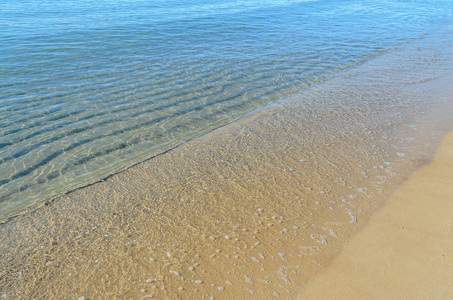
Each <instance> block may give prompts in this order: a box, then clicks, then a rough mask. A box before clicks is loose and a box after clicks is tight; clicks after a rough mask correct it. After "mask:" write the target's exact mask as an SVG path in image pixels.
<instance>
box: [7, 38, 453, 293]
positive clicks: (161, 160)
mask: <svg viewBox="0 0 453 300" xmlns="http://www.w3.org/2000/svg"><path fill="white" fill-rule="evenodd" d="M446 36H450V35H449V34H446ZM435 41H436V42H437V44H436V43H433V44H432V45H431V44H429V43H428V42H427V41H426V40H424V41H416V42H414V43H411V44H410V45H405V46H404V47H402V48H401V49H398V50H396V51H394V52H392V53H388V54H384V55H383V56H382V57H379V58H376V59H374V60H372V61H370V62H367V63H365V64H364V65H362V66H360V67H357V68H354V69H352V70H349V71H347V72H345V73H344V74H342V75H341V76H339V77H337V78H334V79H332V80H329V81H327V82H324V83H321V84H319V85H316V86H314V87H313V88H311V89H307V90H305V91H303V92H302V93H300V94H298V95H296V96H294V97H291V98H289V99H284V100H281V101H279V102H278V103H275V104H274V105H272V106H269V107H266V108H264V109H262V110H260V111H258V112H256V113H254V114H251V115H248V116H247V117H246V118H243V119H241V120H239V121H238V122H235V123H232V124H230V125H229V126H226V127H223V128H220V129H218V130H215V131H212V132H210V133H209V134H207V135H203V136H201V137H199V138H197V139H195V140H192V141H190V142H189V143H185V144H183V145H181V146H179V147H177V148H175V149H174V150H172V151H170V152H167V153H166V154H165V155H161V156H159V157H156V158H153V159H151V160H148V161H146V162H144V163H141V164H139V165H136V166H135V167H133V168H130V169H128V170H126V171H124V172H122V173H119V174H117V175H114V176H112V177H110V178H108V179H107V180H105V181H101V182H98V183H96V184H94V185H91V186H88V187H86V188H82V189H79V190H75V191H73V192H71V193H69V194H66V195H63V196H62V197H60V198H58V199H57V201H54V202H52V203H49V205H47V206H43V207H42V208H41V209H39V210H36V211H33V212H31V213H29V214H27V215H22V216H20V217H18V218H15V219H13V220H11V221H10V222H8V223H6V224H1V225H0V229H1V231H0V232H1V235H0V250H1V251H0V261H2V266H1V268H0V289H2V291H3V290H4V291H5V294H6V295H7V296H8V297H13V298H14V297H16V298H17V297H20V295H27V296H29V297H37V298H52V297H62V296H68V297H74V298H78V297H81V296H84V297H93V298H96V297H98V298H99V297H107V296H110V297H113V298H114V297H116V298H119V297H125V298H129V297H132V298H139V297H145V296H150V295H152V296H153V297H157V298H163V299H175V298H189V299H190V298H200V297H205V298H207V299H209V298H210V297H216V299H228V298H230V299H231V298H232V297H233V298H234V297H236V298H237V297H242V298H250V297H256V298H267V297H275V296H277V294H278V295H279V296H281V297H283V298H288V297H291V296H292V295H296V294H295V293H297V292H298V290H299V287H301V286H304V284H306V283H307V282H308V281H310V279H311V278H313V277H314V276H315V275H316V274H318V273H319V272H322V271H323V270H325V268H327V267H328V266H329V264H330V262H331V261H332V260H334V259H335V257H337V256H338V255H339V253H341V249H342V247H343V245H345V243H347V241H348V240H349V238H350V237H352V236H354V234H355V233H357V232H359V231H360V229H361V228H363V226H365V224H366V223H367V220H368V219H369V218H370V216H372V215H373V213H374V212H375V211H376V209H379V207H381V206H382V205H384V203H385V200H386V199H387V197H388V196H389V195H390V194H391V192H392V191H393V189H394V188H395V187H397V186H398V185H399V184H400V183H402V182H404V181H405V180H406V179H407V178H408V177H409V175H410V174H411V173H412V172H413V171H414V170H416V169H417V168H418V167H420V166H422V165H424V164H426V163H427V162H428V161H430V160H431V158H432V157H431V153H433V151H435V149H436V148H437V147H436V144H437V143H438V142H439V140H440V139H441V137H442V136H443V133H444V131H447V130H448V131H449V130H451V128H452V127H453V124H452V123H451V121H452V120H451V118H450V116H451V114H449V113H450V112H451V105H450V102H451V91H448V89H445V84H446V83H449V82H451V81H450V78H452V77H451V72H452V70H453V68H450V67H449V66H450V65H449V64H448V63H449V62H450V63H451V61H450V60H449V58H450V57H451V56H449V55H450V53H448V50H443V51H444V52H442V51H440V50H438V49H437V46H438V45H439V43H442V42H444V43H447V44H448V40H446V41H443V40H435ZM450 44H451V42H450ZM447 46H448V45H447ZM420 47H425V48H423V49H424V52H421V53H419V49H420ZM452 48H453V47H452ZM445 49H451V48H448V47H446V48H445ZM445 51H446V52H447V53H445ZM421 58H423V59H424V61H425V62H424V64H420V63H419V61H420V59H421ZM433 70H434V71H433ZM431 72H435V73H434V75H433V74H432V73H431ZM449 76H450V77H449ZM318 101H322V102H323V103H325V105H323V106H321V107H320V106H319V104H318V103H317V102H318ZM412 106H414V107H412ZM419 111H423V112H426V111H432V112H433V115H430V114H429V113H425V114H420V113H418V112H419ZM403 113H407V116H409V117H405V116H406V115H405V114H403ZM433 120H434V121H435V122H432V121H433ZM36 283H37V284H36Z"/></svg>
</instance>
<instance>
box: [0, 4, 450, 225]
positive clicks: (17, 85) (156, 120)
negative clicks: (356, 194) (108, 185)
mask: <svg viewBox="0 0 453 300" xmlns="http://www.w3.org/2000/svg"><path fill="white" fill-rule="evenodd" d="M452 12H453V2H451V1H441V0H433V1H415V0H413V1H396V0H382V1H375V0H373V1H369V0H364V1H350V0H338V1H328V0H319V1H316V0H315V1H307V0H275V1H271V0H262V1H258V0H236V1H231V0H229V1H224V0H223V1H220V0H208V1H193V0H179V1H144V0H137V1H117V0H100V1H95V2H93V1H88V0H82V1H79V0H78V1H75V0H63V1H55V0H49V1H44V2H43V1H33V0H32V1H25V0H5V1H2V4H1V7H0V219H1V220H6V219H7V218H8V217H11V216H14V215H16V214H18V213H20V212H22V211H24V209H25V208H27V207H33V206H36V205H38V204H42V203H44V202H45V201H48V200H50V199H52V198H54V197H55V196H57V195H59V194H62V193H65V192H67V191H70V190H73V189H75V188H78V187H81V186H84V185H87V184H90V183H93V182H96V181H98V180H100V179H102V178H105V177H106V176H109V175H110V174H113V173H116V172H119V171H122V170H124V169H126V168H128V167H130V166H132V165H134V164H136V163H138V162H141V161H143V160H146V159H149V158H152V157H154V156H156V155H158V154H160V153H163V152H165V151H167V150H169V149H172V148H174V147H175V146H177V145H180V144H181V143H184V142H186V141H188V140H190V139H193V138H194V137H197V136H200V135H202V134H204V133H206V132H209V131H211V130H213V129H215V128H218V127H220V126H223V125H226V124H228V123H230V122H231V121H233V120H235V119H237V118H239V117H241V116H243V115H244V114H246V113H248V112H251V111H253V110H255V109H257V108H260V107H262V106H263V105H265V104H267V103H271V102H273V101H276V100H280V99H282V98H285V97H287V96H290V95H293V94H295V93H297V92H299V91H301V90H304V89H305V88H307V87H310V86H313V85H314V84H316V83H319V82H322V81H325V80H326V79H329V78H331V77H332V76H335V75H336V74H339V73H340V72H342V71H344V70H347V69H350V68H353V67H355V66H357V65H359V64H361V63H363V62H365V61H367V60H369V59H370V58H373V57H375V56H377V55H380V54H382V53H384V52H386V51H389V50H392V49H394V48H395V47H397V46H399V45H401V44H404V43H407V42H409V41H412V40H414V39H417V38H421V37H423V36H424V35H426V34H429V33H431V32H435V31H436V30H437V29H439V28H442V27H443V26H446V24H448V23H449V22H450V20H451V19H452ZM318 105H319V107H320V108H322V105H323V103H319V104H318Z"/></svg>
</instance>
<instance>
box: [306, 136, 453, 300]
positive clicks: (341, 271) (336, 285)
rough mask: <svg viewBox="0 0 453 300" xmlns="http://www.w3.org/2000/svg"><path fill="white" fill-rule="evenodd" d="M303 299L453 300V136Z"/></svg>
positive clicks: (449, 137) (347, 246) (320, 275)
mask: <svg viewBox="0 0 453 300" xmlns="http://www.w3.org/2000/svg"><path fill="white" fill-rule="evenodd" d="M298 299H453V132H451V133H449V134H448V135H447V136H446V137H445V139H444V140H443V142H442V145H441V147H440V149H439V151H438V152H437V155H436V157H435V159H434V161H433V162H432V163H430V164H429V165H428V166H425V167H423V168H422V169H420V170H419V171H417V172H416V173H415V174H414V175H413V176H412V177H411V178H410V180H408V181H407V182H406V183H405V184H404V185H402V186H401V187H400V188H399V189H398V190H397V191H396V192H395V193H394V194H393V195H392V197H391V199H390V200H389V202H388V203H387V204H386V205H385V206H384V207H383V208H382V209H381V210H380V211H379V212H378V213H377V214H376V215H374V216H373V217H372V219H371V221H370V223H369V225H367V226H366V227H365V228H364V229H362V230H361V231H360V232H359V233H358V234H357V235H355V236H354V237H353V238H352V239H351V240H350V241H349V242H348V243H347V245H346V246H345V247H344V250H342V252H341V254H340V255H339V256H338V257H337V258H336V259H335V260H334V261H333V263H331V264H330V265H329V267H328V268H327V269H326V270H324V271H323V272H321V273H319V274H318V275H317V276H316V277H315V278H313V279H312V280H310V281H309V283H308V284H307V286H306V287H305V288H304V290H303V292H302V293H301V295H300V296H299V297H298Z"/></svg>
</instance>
